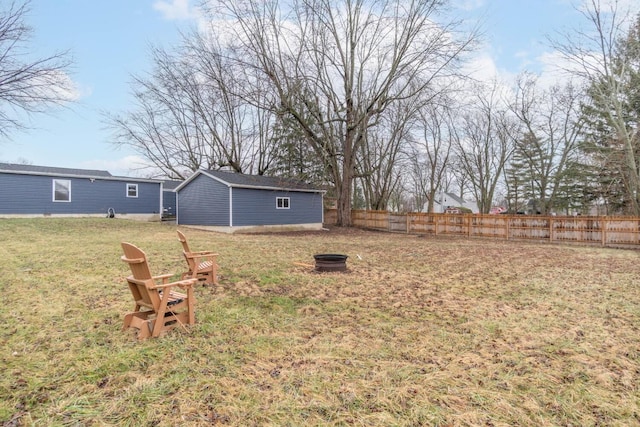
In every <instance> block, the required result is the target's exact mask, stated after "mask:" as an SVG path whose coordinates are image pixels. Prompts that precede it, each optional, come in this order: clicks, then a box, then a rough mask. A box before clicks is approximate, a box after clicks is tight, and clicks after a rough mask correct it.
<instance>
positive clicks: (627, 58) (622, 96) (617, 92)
mask: <svg viewBox="0 0 640 427" xmlns="http://www.w3.org/2000/svg"><path fill="white" fill-rule="evenodd" d="M581 12H582V13H583V16H584V18H585V20H586V22H587V23H588V25H589V28H588V29H586V30H576V31H572V32H571V34H567V35H566V36H565V37H564V38H563V39H562V40H560V41H553V42H552V44H553V46H554V47H555V48H556V49H557V50H558V51H559V52H560V54H561V55H562V57H563V59H564V60H565V61H566V62H567V64H568V65H567V66H566V67H565V69H566V71H568V72H570V73H571V74H573V75H574V76H577V77H579V78H581V79H583V80H584V81H585V82H586V83H587V85H588V94H589V97H590V98H591V102H592V107H593V108H594V109H597V110H598V114H599V115H601V117H603V125H604V126H606V127H607V128H608V129H610V134H609V137H608V140H609V143H610V145H611V148H613V150H611V151H610V154H611V158H615V159H616V161H617V165H618V167H619V169H620V174H619V176H620V178H621V179H622V181H623V187H624V191H625V193H626V197H625V199H626V201H627V202H628V204H629V207H628V211H629V213H631V214H635V215H640V170H639V159H638V155H637V153H638V148H639V147H638V145H639V144H640V133H639V132H640V126H639V123H638V116H637V113H636V114H632V115H631V116H630V114H629V113H630V110H629V105H630V104H633V103H634V102H637V101H633V100H630V99H629V95H630V94H631V93H633V91H634V90H636V89H634V87H635V86H636V85H635V84H631V85H630V84H629V83H630V82H631V81H633V80H634V79H633V76H634V75H637V74H638V72H639V71H640V70H639V68H638V58H639V56H640V55H638V49H637V47H636V48H632V49H630V50H629V49H625V46H626V43H627V42H628V41H630V42H634V41H633V40H630V39H629V40H626V36H629V37H631V36H632V35H633V34H634V33H633V29H632V30H631V31H629V29H628V28H629V25H628V24H630V21H629V19H630V17H631V15H630V14H628V13H625V12H624V11H619V10H618V2H617V1H613V2H607V6H604V5H603V4H601V3H600V1H599V0H590V1H589V2H588V5H587V7H586V8H584V9H583V10H581ZM636 37H637V36H636ZM634 43H635V44H636V46H637V43H638V40H635V42H634ZM634 117H635V118H634ZM618 154H619V155H618Z"/></svg>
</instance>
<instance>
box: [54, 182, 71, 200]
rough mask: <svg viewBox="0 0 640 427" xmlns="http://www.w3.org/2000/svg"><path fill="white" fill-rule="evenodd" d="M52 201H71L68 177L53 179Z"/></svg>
mask: <svg viewBox="0 0 640 427" xmlns="http://www.w3.org/2000/svg"><path fill="white" fill-rule="evenodd" d="M53 201H54V202H70V201H71V181H69V180H68V179H54V180H53Z"/></svg>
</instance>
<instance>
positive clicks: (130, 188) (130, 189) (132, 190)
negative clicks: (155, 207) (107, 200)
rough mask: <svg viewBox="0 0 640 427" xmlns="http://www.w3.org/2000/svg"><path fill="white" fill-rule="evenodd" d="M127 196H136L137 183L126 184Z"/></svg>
mask: <svg viewBox="0 0 640 427" xmlns="http://www.w3.org/2000/svg"><path fill="white" fill-rule="evenodd" d="M127 197H138V184H127Z"/></svg>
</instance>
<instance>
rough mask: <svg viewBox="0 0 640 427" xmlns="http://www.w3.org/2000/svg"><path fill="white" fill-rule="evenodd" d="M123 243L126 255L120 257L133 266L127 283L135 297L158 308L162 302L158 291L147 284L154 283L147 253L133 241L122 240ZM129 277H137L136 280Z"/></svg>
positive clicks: (149, 305)
mask: <svg viewBox="0 0 640 427" xmlns="http://www.w3.org/2000/svg"><path fill="white" fill-rule="evenodd" d="M121 245H122V250H123V251H124V255H123V256H122V257H121V258H120V259H122V261H124V262H126V263H127V264H129V268H131V276H129V277H127V283H128V284H129V289H131V293H132V294H133V299H134V300H135V301H137V302H138V303H139V304H142V305H144V306H147V307H149V308H157V306H158V304H159V302H160V297H159V295H158V291H156V290H150V289H148V288H147V284H149V285H153V284H154V282H153V276H151V270H150V269H149V263H148V262H147V255H146V254H145V253H144V252H143V251H142V250H141V249H140V248H138V247H137V246H135V245H132V244H131V243H127V242H122V243H121ZM129 279H135V281H132V280H129Z"/></svg>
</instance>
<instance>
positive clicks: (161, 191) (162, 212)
mask: <svg viewBox="0 0 640 427" xmlns="http://www.w3.org/2000/svg"><path fill="white" fill-rule="evenodd" d="M158 212H160V221H162V217H163V216H164V183H163V182H161V183H160V210H159V211H158Z"/></svg>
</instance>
